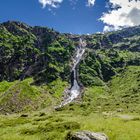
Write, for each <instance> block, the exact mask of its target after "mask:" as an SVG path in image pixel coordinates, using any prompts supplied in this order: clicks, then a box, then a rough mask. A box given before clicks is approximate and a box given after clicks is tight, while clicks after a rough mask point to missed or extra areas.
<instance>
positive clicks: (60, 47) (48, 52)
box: [0, 22, 74, 83]
mask: <svg viewBox="0 0 140 140" xmlns="http://www.w3.org/2000/svg"><path fill="white" fill-rule="evenodd" d="M73 50H74V46H73V43H72V41H70V40H69V39H68V38H66V37H65V36H64V35H61V34H59V33H57V32H55V31H53V30H50V29H48V28H41V27H34V28H32V27H30V26H28V25H26V24H23V23H20V22H7V23H4V24H1V25H0V54H1V55H0V66H1V69H0V81H2V80H8V81H14V80H17V79H21V80H22V79H24V78H25V77H29V76H33V77H34V78H35V80H36V82H37V83H40V82H43V83H44V82H45V83H49V82H52V81H53V80H56V79H57V78H59V77H61V78H62V79H68V73H69V60H70V58H71V54H72V52H73ZM52 73H53V74H52Z"/></svg>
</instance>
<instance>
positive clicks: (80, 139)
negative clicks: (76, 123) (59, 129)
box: [66, 131, 109, 140]
mask: <svg viewBox="0 0 140 140" xmlns="http://www.w3.org/2000/svg"><path fill="white" fill-rule="evenodd" d="M66 140H109V138H108V137H107V136H106V135H105V134H103V133H94V132H90V131H79V132H75V133H68V135H67V137H66Z"/></svg>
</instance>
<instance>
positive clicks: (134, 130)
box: [0, 108, 140, 140]
mask: <svg viewBox="0 0 140 140" xmlns="http://www.w3.org/2000/svg"><path fill="white" fill-rule="evenodd" d="M26 115H27V116H26ZM26 115H25V114H16V115H9V116H0V139H1V140H64V139H65V137H66V134H67V133H68V132H69V131H76V130H91V131H94V132H104V133H105V134H107V135H108V137H109V138H110V140H139V138H140V133H139V132H140V131H139V130H140V116H139V115H136V114H135V115H134V114H131V115H128V114H118V113H115V112H102V113H94V112H93V113H87V112H85V111H82V110H81V111H75V110H72V109H70V108H69V110H63V111H59V112H53V113H50V114H45V113H44V112H32V113H28V114H26Z"/></svg>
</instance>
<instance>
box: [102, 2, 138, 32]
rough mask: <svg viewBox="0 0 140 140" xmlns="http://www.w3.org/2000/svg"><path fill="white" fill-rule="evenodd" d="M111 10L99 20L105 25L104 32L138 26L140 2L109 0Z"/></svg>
mask: <svg viewBox="0 0 140 140" xmlns="http://www.w3.org/2000/svg"><path fill="white" fill-rule="evenodd" d="M109 3H110V4H111V5H112V6H111V8H112V10H109V11H108V12H107V13H103V16H102V17H101V18H100V20H101V21H103V23H105V24H107V26H105V27H104V31H110V30H117V29H120V28H121V27H129V26H136V25H140V0H109Z"/></svg>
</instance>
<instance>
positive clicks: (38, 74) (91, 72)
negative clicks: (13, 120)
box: [0, 21, 140, 113]
mask: <svg viewBox="0 0 140 140" xmlns="http://www.w3.org/2000/svg"><path fill="white" fill-rule="evenodd" d="M79 38H82V39H83V40H85V41H86V43H87V46H86V52H85V55H84V57H83V58H82V60H81V62H80V64H79V69H78V71H79V75H78V81H79V83H80V84H81V85H82V86H83V87H85V93H83V101H84V99H85V96H86V97H87V95H88V96H89V97H87V99H88V100H91V101H93V102H89V103H88V102H87V101H86V102H87V104H89V106H90V107H92V106H94V108H96V109H98V106H100V105H99V103H100V102H102V98H101V99H100V92H101V94H103V96H105V98H107V99H108V100H109V103H107V104H109V106H112V107H109V109H110V110H113V109H115V110H116V108H117V106H114V102H115V103H116V102H117V101H116V100H113V97H114V98H116V99H118V98H119V97H121V96H126V97H129V96H130V97H131V96H133V100H134V101H137V102H136V104H138V102H139V100H140V98H139V97H140V92H139V68H140V42H139V40H140V26H137V27H132V28H126V29H123V30H120V31H116V32H110V33H106V34H93V35H81V36H80V35H72V34H61V33H59V32H56V31H54V30H53V29H49V28H46V27H31V26H28V25H26V24H24V23H21V22H14V21H13V22H12V21H9V22H6V23H2V24H0V81H1V83H0V95H1V98H0V110H1V113H7V112H8V113H12V112H20V111H28V110H31V109H34V110H35V109H40V108H45V107H49V105H48V104H51V103H50V100H51V101H52V102H53V103H52V104H53V105H54V106H55V105H56V104H57V103H58V101H59V102H60V101H61V99H62V96H63V95H62V93H63V91H64V89H65V88H66V87H68V85H69V84H68V83H70V81H71V78H70V76H71V75H70V71H71V62H72V61H71V60H72V58H73V56H74V54H75V47H76V46H77V45H78V41H79ZM129 69H130V71H129ZM135 70H137V71H135ZM125 71H126V73H125V74H126V78H124V77H123V74H124V72H125ZM127 71H128V72H127ZM118 75H120V79H121V78H122V79H123V80H122V81H121V82H122V86H123V88H124V89H123V90H117V86H120V85H118V84H119V82H120V81H119V80H118V81H119V82H117V79H119V78H118V77H117V76H118ZM133 76H134V77H133ZM28 78H30V79H28ZM131 78H132V79H131ZM129 79H130V80H133V81H135V80H136V82H135V83H134V84H135V85H134V87H131V86H130V83H129V82H128V80H129ZM22 80H23V81H22ZM115 82H116V83H115ZM110 83H112V84H110ZM128 87H129V88H128ZM94 88H95V89H94ZM133 88H135V89H133ZM128 91H129V92H128ZM135 91H136V96H134V92H135ZM86 93H87V94H86ZM92 93H93V95H91V94H92ZM98 96H99V97H98ZM94 97H97V98H99V100H97V103H96V102H95V101H96V100H94ZM50 98H51V99H50ZM127 100H129V98H125V101H124V102H126V104H127ZM105 102H107V101H106V100H105ZM105 102H102V103H103V104H104V103H105ZM124 102H123V103H124ZM123 103H121V102H119V103H116V104H119V105H120V106H121V105H123ZM131 103H132V104H133V105H134V104H135V102H133V101H132V102H131ZM42 104H45V105H42ZM126 104H125V105H124V106H126ZM128 104H129V103H128ZM119 105H118V108H120V106H119ZM101 106H102V105H101ZM103 106H104V105H103ZM104 107H105V106H104ZM104 107H103V109H105V108H104ZM101 108H102V107H101ZM126 111H127V109H126ZM128 111H129V109H128ZM134 111H136V112H139V109H138V108H137V109H135V110H134Z"/></svg>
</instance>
